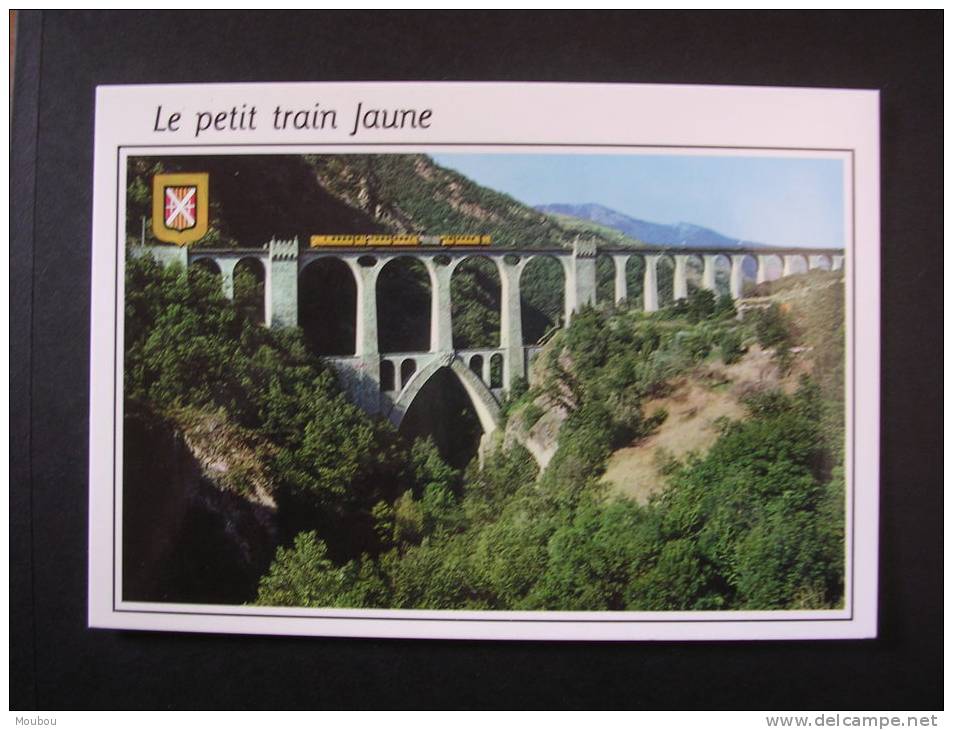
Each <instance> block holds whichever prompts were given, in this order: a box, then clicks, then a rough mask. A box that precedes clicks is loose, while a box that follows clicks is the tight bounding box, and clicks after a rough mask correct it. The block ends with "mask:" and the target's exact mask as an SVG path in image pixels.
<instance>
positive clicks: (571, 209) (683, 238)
mask: <svg viewBox="0 0 953 730" xmlns="http://www.w3.org/2000/svg"><path fill="white" fill-rule="evenodd" d="M534 207H535V208H536V210H538V211H539V212H541V213H546V214H549V215H556V216H569V217H572V218H578V219H580V220H584V221H589V222H591V223H596V224H598V225H601V226H605V227H607V228H612V229H613V230H616V231H619V232H620V233H622V234H624V235H626V236H629V237H631V238H635V239H638V240H639V241H643V242H645V243H647V244H649V245H665V246H684V247H686V248H689V247H699V248H725V249H732V248H772V247H771V246H770V245H769V244H766V243H759V242H756V241H741V240H738V239H733V238H729V237H728V236H725V235H723V234H721V233H718V231H715V230H712V229H711V228H705V227H704V226H699V225H696V224H694V223H684V222H680V223H675V224H667V223H652V222H650V221H645V220H641V219H639V218H633V217H632V216H629V215H626V214H625V213H620V212H619V211H617V210H613V209H612V208H608V207H606V206H604V205H601V204H600V203H549V204H546V205H537V206H534Z"/></svg>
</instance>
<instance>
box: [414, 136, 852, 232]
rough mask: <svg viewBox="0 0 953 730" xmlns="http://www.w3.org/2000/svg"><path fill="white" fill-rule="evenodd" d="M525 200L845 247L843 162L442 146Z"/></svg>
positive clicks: (451, 158) (447, 160)
mask: <svg viewBox="0 0 953 730" xmlns="http://www.w3.org/2000/svg"><path fill="white" fill-rule="evenodd" d="M433 158H434V160H436V162H437V164H439V165H442V166H444V167H449V168H452V169H454V170H457V171H458V172H460V173H462V174H463V175H466V176H467V177H468V178H470V179H471V180H473V181H474V182H477V183H479V184H481V185H484V186H486V187H489V188H493V189H494V190H499V191H501V192H505V193H508V194H509V195H512V196H513V197H514V198H516V199H517V200H519V201H521V202H523V203H526V204H528V205H542V204H544V203H599V204H601V205H604V206H606V207H607V208H612V209H613V210H617V211H619V212H620V213H625V214H626V215H629V216H632V217H633V218H640V219H642V220H646V221H651V222H653V223H670V224H671V223H694V224H696V225H699V226H705V227H706V228H711V229H714V230H715V231H718V232H719V233H721V234H724V235H726V236H729V237H732V238H738V239H742V240H746V241H754V242H758V243H767V244H773V245H777V246H816V247H840V246H843V245H844V208H843V204H844V203H843V183H842V168H843V163H842V162H841V161H840V160H831V159H811V158H794V157H741V156H738V157H735V156H731V157H722V156H711V157H707V156H697V155H685V156H679V155H588V154H581V155H573V154H438V155H433Z"/></svg>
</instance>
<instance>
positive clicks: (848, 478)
mask: <svg viewBox="0 0 953 730" xmlns="http://www.w3.org/2000/svg"><path fill="white" fill-rule="evenodd" d="M878 103H879V99H878V95H877V93H876V92H872V91H855V90H830V89H781V88H746V87H705V86H653V85H634V86H633V85H614V84H603V85H587V84H537V83H532V84H530V83H525V84H524V83H409V82H405V83H313V84H311V83H296V84H283V83H282V84H279V83H275V84H271V83H269V84H215V85H149V86H101V87H99V89H98V93H97V101H96V136H95V188H94V201H93V206H94V210H93V231H92V248H93V274H92V275H93V279H92V281H93V287H92V292H93V293H92V298H93V299H92V323H91V328H92V330H91V331H92V342H91V353H90V357H91V415H90V418H91V424H90V425H91V429H90V433H91V437H90V445H89V448H90V492H89V500H90V502H89V504H90V512H89V514H90V517H89V519H90V525H89V535H90V542H89V625H90V626H91V627H96V628H103V629H142V630H153V631H155V630H160V631H199V632H225V633H254V634H297V635H322V636H355V637H360V636H373V637H401V638H408V637H419V638H458V639H549V640H563V639H565V640H737V639H744V640H748V639H842V638H870V637H875V636H876V634H877V613H876V606H877V533H878V514H877V505H878V484H879V474H878V463H879V388H880V379H879V347H880V339H879V338H880V335H879V319H880V296H879V280H880V270H879V266H880V264H879V251H880V231H879V219H880V207H879V206H880V202H879V201H880V192H879V175H880V173H879V116H878Z"/></svg>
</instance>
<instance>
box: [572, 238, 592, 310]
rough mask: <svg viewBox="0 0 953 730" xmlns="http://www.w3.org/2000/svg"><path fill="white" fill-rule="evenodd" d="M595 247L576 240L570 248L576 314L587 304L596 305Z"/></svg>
mask: <svg viewBox="0 0 953 730" xmlns="http://www.w3.org/2000/svg"><path fill="white" fill-rule="evenodd" d="M596 253H597V252H596V245H595V244H594V243H583V242H581V241H579V239H576V242H575V243H574V244H573V247H572V268H573V277H572V279H573V288H574V290H575V291H574V294H575V302H574V303H573V311H575V312H578V311H579V310H580V309H581V308H582V307H584V306H586V305H587V304H588V305H590V306H594V305H595V303H596Z"/></svg>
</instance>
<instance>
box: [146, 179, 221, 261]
mask: <svg viewBox="0 0 953 730" xmlns="http://www.w3.org/2000/svg"><path fill="white" fill-rule="evenodd" d="M208 201H209V194H208V173H207V172H176V173H160V174H158V175H153V177H152V232H153V233H154V234H155V236H156V238H158V239H159V240H160V241H165V242H167V243H177V244H179V245H180V246H184V245H187V244H190V243H195V242H196V241H198V240H199V239H201V238H202V237H203V236H204V235H205V234H206V233H208Z"/></svg>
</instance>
